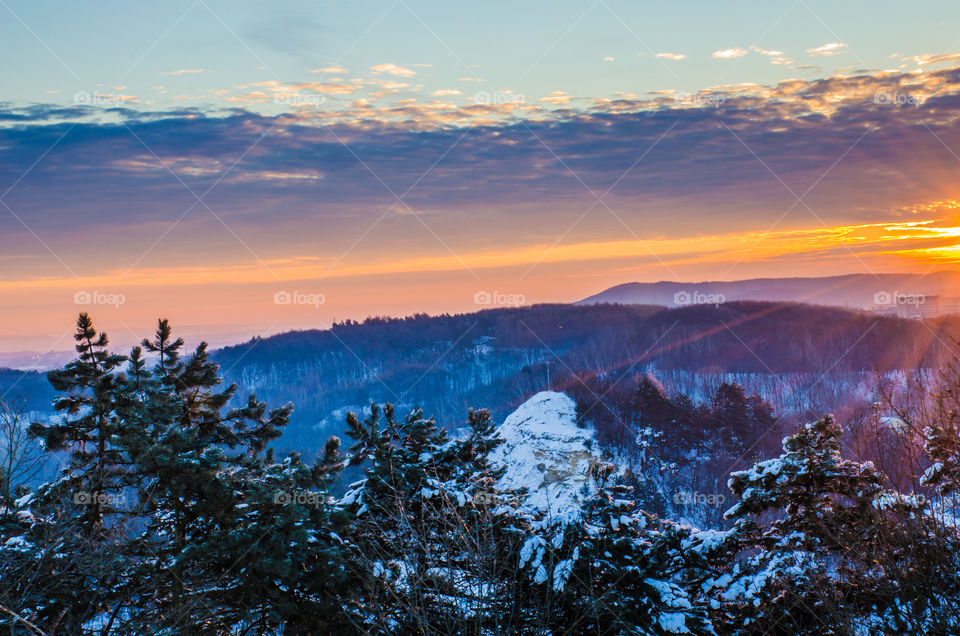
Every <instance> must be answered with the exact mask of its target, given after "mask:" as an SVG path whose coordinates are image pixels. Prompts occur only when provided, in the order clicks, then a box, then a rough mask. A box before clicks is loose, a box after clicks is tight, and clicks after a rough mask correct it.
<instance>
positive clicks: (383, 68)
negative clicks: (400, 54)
mask: <svg viewBox="0 0 960 636" xmlns="http://www.w3.org/2000/svg"><path fill="white" fill-rule="evenodd" d="M370 70H371V71H373V72H374V73H387V74H389V75H393V76H395V77H413V76H414V75H416V74H417V72H416V71H415V70H413V69H410V68H406V67H403V66H398V65H397V64H377V65H376V66H371V67H370Z"/></svg>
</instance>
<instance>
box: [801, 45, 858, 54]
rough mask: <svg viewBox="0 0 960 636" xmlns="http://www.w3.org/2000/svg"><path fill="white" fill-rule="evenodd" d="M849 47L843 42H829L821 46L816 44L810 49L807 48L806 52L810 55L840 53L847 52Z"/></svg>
mask: <svg viewBox="0 0 960 636" xmlns="http://www.w3.org/2000/svg"><path fill="white" fill-rule="evenodd" d="M849 52H850V49H849V48H848V47H847V45H846V44H844V43H843V42H829V43H827V44H824V45H823V46H818V47H815V48H812V49H807V53H809V54H810V55H825V56H831V55H842V54H844V53H849Z"/></svg>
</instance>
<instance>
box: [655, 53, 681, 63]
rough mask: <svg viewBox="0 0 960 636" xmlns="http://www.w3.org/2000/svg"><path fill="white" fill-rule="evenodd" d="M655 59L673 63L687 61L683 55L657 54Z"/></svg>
mask: <svg viewBox="0 0 960 636" xmlns="http://www.w3.org/2000/svg"><path fill="white" fill-rule="evenodd" d="M657 57H659V58H661V59H664V60H673V61H675V62H679V61H680V60H685V59H687V56H686V55H684V54H683V53H657Z"/></svg>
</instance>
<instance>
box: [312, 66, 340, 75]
mask: <svg viewBox="0 0 960 636" xmlns="http://www.w3.org/2000/svg"><path fill="white" fill-rule="evenodd" d="M310 72H311V73H336V74H337V75H342V74H344V73H346V72H347V69H345V68H344V67H343V66H341V65H340V64H330V65H328V66H321V67H320V68H315V69H311V70H310Z"/></svg>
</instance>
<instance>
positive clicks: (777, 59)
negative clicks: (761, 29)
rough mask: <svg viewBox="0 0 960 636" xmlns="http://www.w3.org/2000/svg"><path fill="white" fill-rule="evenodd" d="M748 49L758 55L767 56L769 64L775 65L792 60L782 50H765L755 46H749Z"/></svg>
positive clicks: (789, 62)
mask: <svg viewBox="0 0 960 636" xmlns="http://www.w3.org/2000/svg"><path fill="white" fill-rule="evenodd" d="M750 50H751V51H753V52H755V53H759V54H760V55H765V56H767V57H768V58H770V63H771V64H777V65H786V64H793V60H792V59H791V58H789V57H787V56H786V55H785V54H784V52H783V51H767V50H764V49H761V48H760V47H757V46H751V47H750Z"/></svg>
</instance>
